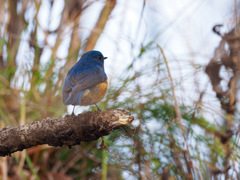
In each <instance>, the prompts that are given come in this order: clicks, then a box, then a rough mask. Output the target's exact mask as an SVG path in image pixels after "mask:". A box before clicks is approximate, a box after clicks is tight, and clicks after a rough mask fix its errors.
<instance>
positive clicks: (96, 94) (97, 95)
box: [80, 81, 108, 106]
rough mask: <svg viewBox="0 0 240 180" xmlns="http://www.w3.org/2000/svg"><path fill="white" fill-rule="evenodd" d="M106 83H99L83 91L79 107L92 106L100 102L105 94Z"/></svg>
mask: <svg viewBox="0 0 240 180" xmlns="http://www.w3.org/2000/svg"><path fill="white" fill-rule="evenodd" d="M107 87H108V83H107V81H105V82H102V83H99V84H98V85H96V86H93V87H91V88H88V89H86V90H85V91H84V93H83V96H82V100H81V104H80V105H85V106H86V105H93V104H97V103H98V102H99V101H101V100H102V99H103V98H104V96H105V94H106V92H107Z"/></svg>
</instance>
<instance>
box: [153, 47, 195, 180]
mask: <svg viewBox="0 0 240 180" xmlns="http://www.w3.org/2000/svg"><path fill="white" fill-rule="evenodd" d="M157 46H158V48H159V49H160V50H161V53H162V56H163V59H164V61H165V64H166V67H167V71H168V75H169V78H170V81H171V89H172V94H173V100H174V104H175V111H176V116H177V121H178V124H179V127H180V129H181V131H182V136H183V138H184V145H185V147H186V154H187V156H188V158H186V159H185V160H186V164H187V166H188V167H189V166H190V167H193V166H192V161H191V158H190V157H191V156H190V153H189V147H188V144H187V139H186V134H185V129H184V127H183V123H182V114H181V111H180V107H179V105H178V101H177V98H176V94H175V87H174V83H173V78H172V75H171V72H170V68H169V66H168V61H167V58H166V56H165V54H164V51H163V49H162V47H161V46H160V45H157ZM188 175H189V176H191V178H193V177H192V174H191V172H188Z"/></svg>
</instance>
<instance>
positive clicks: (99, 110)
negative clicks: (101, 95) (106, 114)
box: [95, 104, 102, 112]
mask: <svg viewBox="0 0 240 180" xmlns="http://www.w3.org/2000/svg"><path fill="white" fill-rule="evenodd" d="M95 106H96V107H97V109H98V110H97V111H98V112H101V111H102V110H101V109H100V108H99V107H98V105H97V104H95Z"/></svg>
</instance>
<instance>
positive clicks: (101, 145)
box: [100, 136, 108, 151]
mask: <svg viewBox="0 0 240 180" xmlns="http://www.w3.org/2000/svg"><path fill="white" fill-rule="evenodd" d="M101 138H102V143H101V144H100V149H101V150H103V149H105V150H107V151H108V147H107V146H106V145H105V144H104V139H103V136H102V137H101Z"/></svg>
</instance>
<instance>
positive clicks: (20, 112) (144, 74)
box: [0, 0, 240, 180]
mask: <svg viewBox="0 0 240 180" xmlns="http://www.w3.org/2000/svg"><path fill="white" fill-rule="evenodd" d="M0 2H1V6H0V95H1V96H0V97H1V98H0V126H1V128H3V127H5V126H17V125H23V124H26V123H31V122H33V121H38V120H41V119H43V118H46V117H50V118H61V117H63V116H64V115H65V114H66V113H67V112H68V110H69V109H67V107H65V106H64V105H63V103H62V96H61V89H62V85H63V81H64V78H65V76H66V74H67V72H68V70H69V69H70V68H71V67H72V66H73V65H74V64H75V63H76V62H77V60H78V59H79V57H80V56H81V55H82V54H83V53H84V52H86V51H89V50H92V49H97V50H101V51H102V52H103V54H104V56H108V57H109V58H108V60H107V61H106V71H107V74H108V77H109V89H108V93H107V95H106V97H105V98H104V100H103V101H102V102H101V103H99V106H100V108H101V109H103V110H106V109H114V108H120V109H127V110H129V111H130V112H131V114H132V115H134V116H135V120H134V122H133V125H132V126H130V127H127V128H126V130H124V129H120V130H116V131H114V132H112V133H111V134H110V135H108V136H107V137H105V141H106V144H107V146H108V148H109V151H105V150H104V151H102V150H100V149H99V144H100V143H99V142H98V141H95V142H82V144H81V145H79V146H75V147H72V148H71V149H69V148H68V147H59V148H54V147H49V146H47V145H42V146H36V147H33V148H30V149H27V150H24V151H22V152H16V153H14V154H13V155H12V157H1V158H0V177H1V179H3V180H7V179H63V180H64V179H67V180H70V179H141V180H144V179H240V170H239V167H240V163H239V162H240V159H239V158H240V157H239V152H240V149H239V148H240V147H239V145H240V143H239V109H238V107H239V89H240V87H239V86H240V83H239V78H240V77H239V76H240V73H239V69H240V55H239V54H240V32H239V30H240V21H239V18H240V16H239V11H238V9H240V5H239V2H238V1H237V0H235V1H232V4H231V5H232V6H231V7H229V14H230V15H229V14H228V15H229V17H230V18H229V19H228V20H229V21H227V23H226V24H227V29H226V31H225V32H221V26H220V25H219V26H215V28H214V31H215V34H213V33H212V34H211V36H215V37H218V41H216V40H213V41H214V42H215V41H216V43H215V44H214V46H215V48H216V49H215V51H214V49H210V50H209V49H207V47H209V46H208V45H207V42H205V41H204V42H202V44H201V46H200V47H199V51H195V50H193V49H194V47H193V46H192V44H191V41H190V40H189V36H188V35H189V33H190V32H191V31H190V30H191V29H192V28H193V27H195V26H196V27H198V25H199V24H200V25H202V24H203V25H204V26H205V25H206V27H205V28H208V27H209V26H211V28H212V27H213V26H214V25H215V24H210V25H207V19H205V21H204V22H196V21H194V23H193V24H191V25H190V26H187V27H184V28H183V26H184V25H183V26H178V29H177V31H180V29H184V30H185V31H184V32H185V36H184V37H182V39H180V40H179V39H178V42H177V41H175V42H174V48H175V49H179V50H181V47H182V46H183V41H185V44H187V47H188V48H189V49H190V50H192V51H190V53H189V54H190V55H188V56H187V58H186V57H185V58H183V57H181V58H176V57H174V56H175V55H174V54H172V52H170V51H169V49H168V48H166V44H164V42H166V39H165V40H164V38H163V37H162V36H161V35H162V34H164V33H167V32H169V33H170V34H171V36H175V34H174V32H173V31H172V29H171V27H172V25H173V24H174V23H176V22H177V21H178V19H179V18H181V17H182V16H184V13H185V11H186V12H187V11H188V10H191V9H193V10H192V11H190V12H191V13H193V11H196V10H198V9H200V7H201V6H200V7H199V4H197V5H196V4H194V3H195V1H188V2H189V4H188V3H187V5H189V6H184V7H182V10H181V11H178V12H177V14H176V16H175V18H173V19H172V20H171V21H168V19H166V18H165V17H164V13H163V12H165V11H168V10H169V11H170V10H171V9H172V8H173V6H174V5H178V3H177V2H174V1H172V2H170V4H169V5H167V7H168V8H169V9H166V10H165V11H164V8H163V7H164V5H163V3H162V1H159V2H158V1H153V0H143V1H134V3H130V2H128V1H120V0H119V1H116V0H70V1H56V0H48V1H47V0H46V1H40V0H25V1H21V0H2V1H0ZM196 2H197V1H196ZM206 2H207V1H201V5H204V4H205V5H206ZM226 2H229V1H226ZM229 4H230V3H229ZM223 6H224V5H223ZM119 8H122V10H121V11H120V10H119ZM205 9H207V8H206V7H205ZM161 10H163V11H161ZM127 11H130V12H133V13H127ZM116 12H118V13H116ZM136 12H138V13H136ZM161 12H162V13H161ZM208 13H209V18H211V13H210V12H208ZM206 14H207V13H206ZM206 14H205V13H204V14H202V15H203V16H204V15H206ZM193 15H194V14H193ZM159 16H160V19H161V22H162V24H163V25H164V26H163V28H159V27H158V26H157V25H159V24H158V23H157V21H158V20H159ZM185 16H187V17H188V16H189V19H190V16H191V15H189V14H188V15H185ZM206 16H207V15H206ZM157 17H158V18H157ZM164 18H165V19H164ZM165 21H167V22H165ZM189 21H191V22H190V23H192V19H190V20H189ZM219 21H220V23H222V21H224V23H225V22H226V19H224V20H223V19H218V22H216V23H219ZM130 22H132V24H131V23H130ZM146 22H148V23H146ZM134 23H135V24H134ZM133 26H136V27H137V28H136V29H137V31H134V30H132V29H131V28H132V27H133ZM123 27H128V28H127V32H128V34H126V31H124V32H123ZM142 29H145V31H144V32H147V33H144V32H143V31H142ZM208 31H209V32H210V31H211V29H210V28H209V29H208ZM201 33H202V32H201V31H200V30H199V31H198V32H197V33H196V34H195V36H194V37H195V38H193V39H194V44H196V42H197V41H200V39H197V38H196V37H197V36H200V38H202V37H203V36H204V35H202V34H201ZM113 35H116V36H113ZM166 36H167V35H166ZM184 38H185V39H184ZM179 41H180V42H179ZM109 42H111V44H112V46H109V45H108V43H109ZM120 44H123V45H121V46H120ZM113 46H114V47H115V48H113ZM124 51H125V52H127V53H128V54H130V55H128V56H127V55H124ZM165 51H166V53H165ZM202 51H208V53H209V54H211V55H212V56H205V55H204V54H201V52H202ZM119 52H120V53H119ZM110 53H111V54H112V55H110V56H109V54H110ZM165 54H166V55H165ZM169 57H170V58H169ZM199 57H201V58H202V59H205V61H204V62H201V60H199ZM69 108H71V107H69ZM77 109H78V111H76V113H77V112H78V113H81V112H83V111H95V110H96V109H95V107H85V108H81V107H80V108H77Z"/></svg>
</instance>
